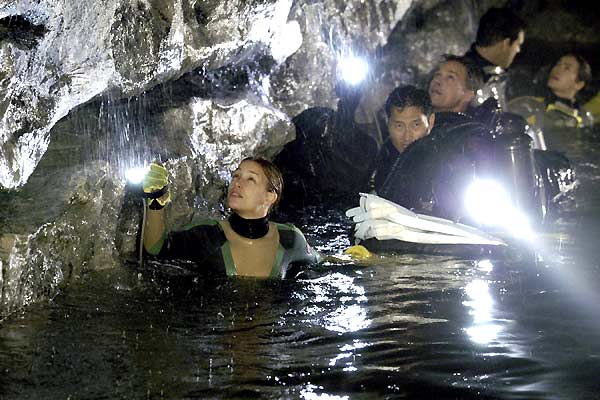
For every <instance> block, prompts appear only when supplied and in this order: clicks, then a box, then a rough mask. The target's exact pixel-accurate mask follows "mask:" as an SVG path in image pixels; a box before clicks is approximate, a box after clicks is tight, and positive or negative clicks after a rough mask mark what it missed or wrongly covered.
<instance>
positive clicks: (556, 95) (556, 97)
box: [546, 53, 592, 127]
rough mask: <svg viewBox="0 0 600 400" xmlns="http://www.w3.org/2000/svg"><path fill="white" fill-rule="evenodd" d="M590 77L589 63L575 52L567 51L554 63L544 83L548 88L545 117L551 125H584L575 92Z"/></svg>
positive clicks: (583, 85) (581, 87)
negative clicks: (549, 120)
mask: <svg viewBox="0 0 600 400" xmlns="http://www.w3.org/2000/svg"><path fill="white" fill-rule="evenodd" d="M591 79H592V70H591V68H590V65H589V64H588V62H587V61H586V60H585V59H584V58H583V57H582V56H581V55H579V54H577V53H567V54H565V55H563V56H562V57H561V58H560V59H559V60H558V61H557V62H556V64H554V66H553V67H552V69H551V70H550V75H549V76H548V81H547V83H546V86H547V87H548V89H549V90H550V93H549V95H548V96H546V118H547V119H548V118H550V119H551V121H552V122H553V125H565V126H577V127H580V126H583V125H584V123H585V120H584V116H583V113H582V111H581V108H580V106H579V102H578V101H577V94H578V93H579V92H580V91H581V90H582V89H583V88H584V87H585V85H586V84H587V82H589V81H590V80H591Z"/></svg>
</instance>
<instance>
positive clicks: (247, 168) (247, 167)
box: [236, 160, 264, 175]
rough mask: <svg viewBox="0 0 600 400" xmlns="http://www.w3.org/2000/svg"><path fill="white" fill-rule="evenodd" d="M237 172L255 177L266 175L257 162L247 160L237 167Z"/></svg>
mask: <svg viewBox="0 0 600 400" xmlns="http://www.w3.org/2000/svg"><path fill="white" fill-rule="evenodd" d="M236 171H243V172H248V173H251V174H255V175H264V172H263V170H262V167H261V166H260V164H259V163H257V162H256V161H251V160H246V161H242V163H241V164H240V165H239V166H238V167H237V170H236Z"/></svg>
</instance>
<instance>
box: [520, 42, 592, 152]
mask: <svg viewBox="0 0 600 400" xmlns="http://www.w3.org/2000/svg"><path fill="white" fill-rule="evenodd" d="M591 79H592V72H591V68H590V65H589V64H588V62H587V61H586V60H585V59H584V58H583V57H582V56H581V55H579V54H577V53H566V54H564V55H563V56H561V57H560V58H559V59H558V61H557V62H556V63H555V64H554V65H553V67H552V69H551V70H550V73H549V74H548V78H547V80H546V84H545V87H544V89H543V93H541V94H542V95H541V96H538V97H536V96H521V97H517V98H515V99H513V100H511V101H510V102H509V103H508V110H509V111H511V112H515V113H517V114H520V115H522V116H523V117H524V118H526V119H527V121H528V122H529V123H530V125H532V126H534V127H536V129H537V130H540V131H541V130H543V129H544V128H546V129H547V128H553V127H571V128H575V127H577V128H580V127H583V126H587V125H590V123H591V121H590V120H589V118H588V117H587V115H586V113H585V111H584V110H583V109H582V108H581V107H580V105H579V102H578V99H577V95H578V94H579V92H580V91H581V90H582V89H583V88H584V87H585V85H586V84H587V82H589V81H590V80H591ZM536 144H537V143H536ZM536 147H538V146H536ZM538 148H542V149H543V148H544V147H538Z"/></svg>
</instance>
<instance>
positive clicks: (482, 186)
mask: <svg viewBox="0 0 600 400" xmlns="http://www.w3.org/2000/svg"><path fill="white" fill-rule="evenodd" d="M465 206H466V207H467V210H468V211H469V213H470V214H471V216H472V217H473V218H474V219H475V220H476V221H477V222H479V223H480V224H482V225H485V226H490V227H502V228H504V229H506V230H507V231H509V232H511V233H512V234H513V235H514V236H515V237H519V238H531V237H532V236H533V232H532V230H531V227H530V225H529V221H528V219H527V217H526V216H525V215H523V213H521V212H520V211H519V210H517V209H516V208H515V207H514V206H513V205H512V203H511V201H510V197H509V196H508V193H506V191H505V190H504V188H503V187H502V186H500V185H499V184H498V183H497V182H494V181H492V180H487V179H476V180H475V181H473V183H472V184H471V186H469V188H468V189H467V192H466V194H465Z"/></svg>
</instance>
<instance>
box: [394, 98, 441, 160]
mask: <svg viewBox="0 0 600 400" xmlns="http://www.w3.org/2000/svg"><path fill="white" fill-rule="evenodd" d="M434 117H435V115H434V114H431V115H430V116H429V118H427V116H426V115H425V114H424V113H423V110H421V108H420V107H415V106H408V107H404V108H398V107H392V110H391V113H390V119H389V121H388V131H389V133H390V140H391V141H392V144H393V145H394V147H395V148H396V150H398V152H400V153H402V152H403V151H404V149H406V147H408V145H409V144H411V143H412V142H414V141H416V140H418V139H420V138H422V137H424V136H427V135H428V134H429V132H430V131H431V128H432V127H433V120H434Z"/></svg>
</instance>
